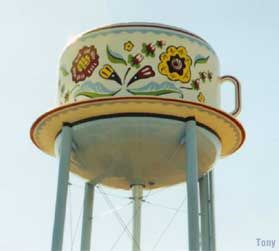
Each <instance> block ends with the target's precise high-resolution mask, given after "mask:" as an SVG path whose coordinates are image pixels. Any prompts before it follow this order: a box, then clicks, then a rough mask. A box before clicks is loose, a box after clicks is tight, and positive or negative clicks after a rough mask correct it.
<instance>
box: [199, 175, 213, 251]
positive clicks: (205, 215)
mask: <svg viewBox="0 0 279 251" xmlns="http://www.w3.org/2000/svg"><path fill="white" fill-rule="evenodd" d="M208 182H209V177H208V174H207V175H205V176H203V177H201V178H200V181H199V184H200V205H201V237H202V238H201V239H202V251H211V249H210V229H209V183H208Z"/></svg>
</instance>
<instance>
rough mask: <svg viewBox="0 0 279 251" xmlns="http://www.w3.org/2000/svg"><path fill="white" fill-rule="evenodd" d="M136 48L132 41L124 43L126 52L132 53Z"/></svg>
mask: <svg viewBox="0 0 279 251" xmlns="http://www.w3.org/2000/svg"><path fill="white" fill-rule="evenodd" d="M133 48H134V44H133V43H132V42H131V41H127V42H126V43H124V50H125V51H131V50H133Z"/></svg>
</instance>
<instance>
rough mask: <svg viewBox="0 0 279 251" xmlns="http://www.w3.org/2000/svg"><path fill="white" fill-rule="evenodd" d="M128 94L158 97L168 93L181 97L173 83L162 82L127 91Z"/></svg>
mask: <svg viewBox="0 0 279 251" xmlns="http://www.w3.org/2000/svg"><path fill="white" fill-rule="evenodd" d="M127 90H128V92H130V93H132V94H134V95H152V96H160V95H165V94H170V93H177V94H179V95H180V97H183V93H182V91H181V90H180V89H179V88H177V87H176V86H175V85H174V84H173V83H170V82H164V83H161V84H158V83H155V82H151V83H148V84H147V85H145V86H143V87H140V88H133V89H127Z"/></svg>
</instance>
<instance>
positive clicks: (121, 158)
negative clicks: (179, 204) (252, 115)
mask: <svg viewBox="0 0 279 251" xmlns="http://www.w3.org/2000/svg"><path fill="white" fill-rule="evenodd" d="M224 81H226V82H229V81H230V82H231V83H232V84H233V85H234V86H235V93H234V95H235V101H236V102H235V107H234V109H233V111H232V112H231V114H229V113H226V112H224V111H222V110H221V108H220V107H221V106H220V102H221V101H220V87H221V84H222V83H223V82H224ZM58 93H59V104H60V106H59V107H57V108H55V109H53V110H51V111H49V112H47V113H46V114H44V115H42V116H41V117H40V118H39V119H38V120H37V121H36V122H35V123H34V125H33V127H32V130H31V137H32V139H33V141H34V143H35V144H36V145H37V146H38V147H39V148H40V149H41V150H43V151H44V152H46V153H48V154H50V155H55V153H56V151H55V149H58V148H59V146H60V142H61V140H60V131H61V128H62V126H63V123H70V124H71V126H72V131H73V141H74V146H73V148H74V151H73V153H72V157H71V171H73V172H75V173H77V174H78V175H80V176H82V177H84V178H86V179H89V180H92V179H94V178H96V177H101V176H102V177H103V178H102V180H101V183H103V184H105V185H108V186H112V187H117V188H124V189H129V187H130V185H132V184H139V183H140V184H143V185H144V186H145V187H146V188H150V189H151V188H157V187H161V186H168V185H172V184H176V183H179V182H183V181H185V168H184V166H185V158H187V156H186V157H185V156H184V155H185V154H184V151H183V149H182V148H181V146H182V145H183V140H184V131H185V130H184V126H185V123H184V122H185V121H186V120H187V119H189V118H195V120H196V122H197V125H198V127H197V138H198V163H199V166H198V167H199V175H202V174H204V173H206V172H207V171H208V170H209V169H211V168H212V166H213V163H214V162H215V161H216V159H217V158H218V157H220V156H227V155H230V154H232V153H233V152H235V151H236V150H237V149H238V148H239V147H240V146H241V144H242V143H243V141H244V137H245V133H244V130H243V128H242V126H241V125H240V123H239V122H238V121H237V120H236V119H235V116H236V115H237V114H238V113H239V112H240V105H241V103H240V85H239V82H238V81H237V79H236V78H234V77H232V76H223V77H221V76H220V74H219V61H218V58H217V56H216V53H215V52H214V50H213V49H212V48H211V46H210V45H209V44H208V43H207V42H206V41H205V40H204V39H202V38H200V37H198V36H196V35H194V34H192V33H190V32H187V31H185V30H182V29H178V28H175V27H169V26H164V25H159V24H147V23H128V24H118V25H113V26H107V27H103V28H99V29H95V30H92V31H89V32H86V33H84V34H82V35H80V36H78V37H77V38H76V40H75V41H74V42H72V43H71V44H70V45H68V46H67V47H66V49H65V50H64V52H63V54H62V57H61V60H60V67H59V89H58Z"/></svg>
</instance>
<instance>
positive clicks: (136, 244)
mask: <svg viewBox="0 0 279 251" xmlns="http://www.w3.org/2000/svg"><path fill="white" fill-rule="evenodd" d="M132 192H133V199H134V212H133V251H140V234H141V201H142V192H143V186H142V185H133V186H132Z"/></svg>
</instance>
